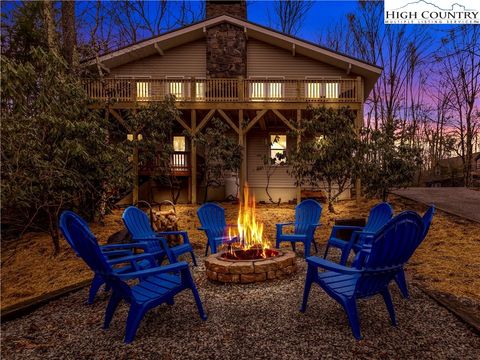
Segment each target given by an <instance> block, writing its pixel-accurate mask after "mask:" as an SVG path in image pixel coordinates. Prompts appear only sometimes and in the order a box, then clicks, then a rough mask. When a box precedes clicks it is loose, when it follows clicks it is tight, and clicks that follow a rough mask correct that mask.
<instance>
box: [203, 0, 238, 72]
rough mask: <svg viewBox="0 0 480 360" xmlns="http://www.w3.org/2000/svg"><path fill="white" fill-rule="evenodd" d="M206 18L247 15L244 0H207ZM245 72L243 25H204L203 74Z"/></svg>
mask: <svg viewBox="0 0 480 360" xmlns="http://www.w3.org/2000/svg"><path fill="white" fill-rule="evenodd" d="M206 10H207V18H211V17H215V16H219V15H231V16H234V17H237V18H242V19H246V18H247V7H246V3H245V1H243V0H242V1H207V6H206ZM246 74H247V36H246V34H245V31H244V29H243V28H241V27H238V26H235V25H232V24H227V23H224V24H220V25H216V26H213V27H210V28H208V29H207V77H209V78H238V77H240V76H242V77H245V76H246Z"/></svg>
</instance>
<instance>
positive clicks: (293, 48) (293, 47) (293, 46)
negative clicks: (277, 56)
mask: <svg viewBox="0 0 480 360" xmlns="http://www.w3.org/2000/svg"><path fill="white" fill-rule="evenodd" d="M292 56H295V44H292Z"/></svg>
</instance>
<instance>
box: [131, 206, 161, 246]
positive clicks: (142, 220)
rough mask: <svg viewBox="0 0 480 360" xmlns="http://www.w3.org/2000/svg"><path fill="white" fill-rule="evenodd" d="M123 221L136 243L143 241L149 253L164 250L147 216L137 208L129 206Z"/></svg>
mask: <svg viewBox="0 0 480 360" xmlns="http://www.w3.org/2000/svg"><path fill="white" fill-rule="evenodd" d="M122 220H123V223H124V224H125V227H126V228H127V229H128V231H129V232H130V235H131V236H132V239H133V240H134V241H142V242H144V243H146V244H147V245H148V248H147V251H148V252H158V251H162V250H163V248H162V246H161V244H160V242H159V241H158V240H157V235H156V234H155V232H154V231H153V229H152V226H151V225H150V220H149V219H148V216H147V214H145V213H144V212H143V211H142V210H140V209H139V208H137V207H135V206H129V207H128V208H126V209H125V211H124V212H123V214H122Z"/></svg>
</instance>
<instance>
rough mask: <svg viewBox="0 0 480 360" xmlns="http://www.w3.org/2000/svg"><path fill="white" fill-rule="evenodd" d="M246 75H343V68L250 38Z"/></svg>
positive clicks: (351, 76)
mask: <svg viewBox="0 0 480 360" xmlns="http://www.w3.org/2000/svg"><path fill="white" fill-rule="evenodd" d="M247 76H248V77H250V76H278V77H284V78H285V79H305V77H340V76H341V77H343V78H355V76H354V75H352V74H350V76H347V75H346V74H345V70H342V69H339V68H336V67H334V66H332V65H329V64H326V63H322V62H320V61H316V60H314V59H311V58H308V57H306V56H303V55H299V54H296V55H295V56H293V55H292V52H291V51H287V50H285V49H282V48H279V47H276V46H273V45H270V44H267V43H265V42H262V41H259V40H255V39H250V40H248V44H247Z"/></svg>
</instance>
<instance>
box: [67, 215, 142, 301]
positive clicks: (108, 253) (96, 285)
mask: <svg viewBox="0 0 480 360" xmlns="http://www.w3.org/2000/svg"><path fill="white" fill-rule="evenodd" d="M69 218H74V219H75V220H76V221H78V222H80V223H82V224H83V226H85V227H88V224H87V223H86V222H85V220H83V219H82V218H81V217H80V216H79V215H77V214H76V213H74V212H73V211H64V212H63V213H62V215H61V217H60V224H59V227H60V231H61V232H62V234H63V237H64V238H65V240H66V241H67V242H68V244H69V245H70V247H71V248H72V249H73V251H74V252H75V254H76V255H77V256H80V254H79V252H78V250H77V249H76V246H75V244H74V243H73V242H72V241H71V238H72V237H71V235H70V233H69V230H68V227H67V222H68V221H69ZM135 248H140V249H142V250H144V251H145V249H146V248H147V245H146V244H144V243H139V244H136V245H132V244H110V245H103V246H100V251H101V252H102V253H103V255H104V256H105V257H106V258H107V260H108V261H110V260H112V259H118V258H121V257H126V256H131V255H133V252H132V250H133V249H135ZM148 266H149V264H148V262H147V261H145V260H144V261H142V262H141V263H138V264H137V268H146V267H148ZM129 270H130V271H131V270H132V269H131V266H129V265H124V266H122V267H120V268H117V269H115V271H117V272H122V271H129ZM103 284H105V280H104V279H103V277H102V276H101V275H100V274H97V273H96V274H95V275H94V277H93V280H92V284H91V285H90V291H89V293H88V300H87V303H88V304H92V303H93V301H94V300H95V296H96V295H97V292H98V290H99V289H100V287H101V286H102V285H103Z"/></svg>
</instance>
